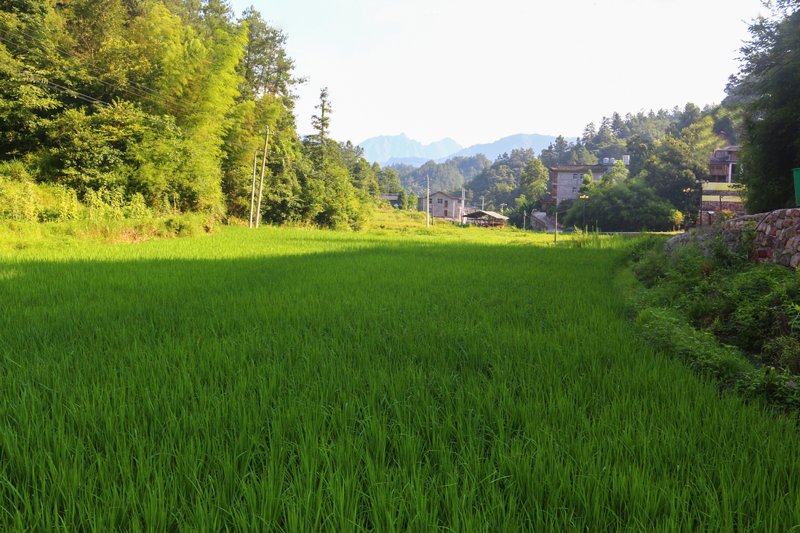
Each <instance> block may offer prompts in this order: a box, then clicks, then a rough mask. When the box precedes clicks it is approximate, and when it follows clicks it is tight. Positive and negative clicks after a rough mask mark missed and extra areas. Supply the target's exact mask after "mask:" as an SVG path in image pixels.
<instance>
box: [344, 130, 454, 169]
mask: <svg viewBox="0 0 800 533" xmlns="http://www.w3.org/2000/svg"><path fill="white" fill-rule="evenodd" d="M359 146H360V147H361V148H363V149H364V157H365V158H366V159H367V161H370V162H373V163H374V162H377V163H380V164H384V163H386V162H387V161H389V160H392V159H395V160H398V159H412V158H413V160H422V162H423V163H424V162H425V161H429V160H431V159H441V158H443V157H447V156H449V155H450V154H453V153H455V152H458V151H459V150H462V149H463V148H464V147H463V146H461V145H460V144H458V143H457V142H455V141H454V140H453V139H442V140H441V141H437V142H435V143H431V144H422V143H421V142H419V141H415V140H413V139H409V138H408V137H407V136H406V135H405V134H404V133H403V134H400V135H383V136H380V137H372V138H370V139H367V140H366V141H364V142H362V143H359Z"/></svg>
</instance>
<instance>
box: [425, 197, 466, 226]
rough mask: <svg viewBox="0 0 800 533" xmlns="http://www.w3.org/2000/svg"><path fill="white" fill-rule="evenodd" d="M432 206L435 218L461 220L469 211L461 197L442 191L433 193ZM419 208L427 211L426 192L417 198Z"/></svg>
mask: <svg viewBox="0 0 800 533" xmlns="http://www.w3.org/2000/svg"><path fill="white" fill-rule="evenodd" d="M430 207H431V216H432V217H433V218H444V219H447V220H453V221H455V222H460V221H461V217H463V216H465V215H466V214H467V213H469V211H468V209H467V207H466V206H464V205H462V203H461V198H460V197H458V196H450V195H449V194H447V193H444V192H441V191H439V192H435V193H431V198H430ZM417 210H418V211H425V195H424V194H423V195H422V196H421V197H420V198H419V199H418V200H417Z"/></svg>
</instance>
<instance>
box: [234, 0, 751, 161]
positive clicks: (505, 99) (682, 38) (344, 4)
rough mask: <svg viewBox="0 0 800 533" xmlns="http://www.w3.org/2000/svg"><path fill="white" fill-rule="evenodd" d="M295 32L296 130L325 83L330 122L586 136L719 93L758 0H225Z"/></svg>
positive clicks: (471, 140) (431, 136)
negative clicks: (616, 115) (608, 119)
mask: <svg viewBox="0 0 800 533" xmlns="http://www.w3.org/2000/svg"><path fill="white" fill-rule="evenodd" d="M230 1H231V4H232V6H233V7H234V9H235V10H236V12H237V13H241V11H242V10H243V9H244V8H245V7H247V6H248V5H251V4H253V5H254V6H255V7H256V9H258V10H259V11H260V12H261V13H262V15H263V16H264V18H266V19H267V20H268V21H269V22H271V23H272V24H273V25H274V26H277V27H279V28H280V29H282V30H283V31H284V32H285V33H286V34H287V35H288V37H289V41H288V51H289V54H290V55H291V56H292V57H293V58H294V59H295V61H296V64H297V74H299V75H301V76H306V77H308V79H309V81H308V83H307V84H305V85H304V86H302V87H301V88H300V89H299V90H298V93H299V95H300V101H299V103H298V106H297V117H298V130H299V131H300V133H307V132H308V130H309V122H310V116H311V115H312V114H313V112H314V105H315V104H316V102H317V99H318V97H319V91H320V89H321V88H322V87H325V86H327V87H328V88H329V91H330V98H331V101H332V103H333V110H334V113H333V116H332V128H331V129H332V134H333V136H334V137H335V138H336V139H338V140H351V141H353V142H356V143H358V142H361V141H363V140H365V139H367V138H369V137H372V136H376V135H393V134H398V133H406V134H408V136H409V137H411V138H414V139H417V140H420V141H423V142H426V143H427V142H432V141H436V140H439V139H441V138H444V137H452V138H453V139H455V140H456V141H458V142H459V143H461V144H462V145H465V146H466V145H471V144H475V143H481V142H491V141H494V140H496V139H499V138H501V137H504V136H506V135H511V134H515V133H541V134H549V135H557V134H564V135H568V136H577V135H579V134H580V133H581V132H582V130H583V127H584V126H585V125H586V123H588V122H590V121H594V122H599V121H600V119H601V118H602V117H603V116H607V115H611V113H613V112H614V111H618V112H620V113H621V114H623V115H624V114H625V113H628V112H632V113H635V112H637V111H640V110H649V109H651V108H654V109H658V108H662V107H664V108H671V107H673V106H675V105H681V106H682V105H683V104H685V103H686V102H694V103H696V104H698V105H699V106H701V107H702V106H704V105H706V104H712V103H719V102H720V101H721V100H722V98H724V96H725V93H724V89H725V84H726V83H727V79H728V76H729V75H730V74H732V73H734V72H735V71H736V70H737V68H738V63H737V59H736V58H737V57H738V49H739V47H740V45H741V43H742V41H743V40H744V39H746V38H747V35H748V34H747V22H748V21H750V20H751V19H752V18H753V17H755V16H756V15H757V14H759V13H760V12H761V13H763V14H766V11H765V9H764V8H763V7H762V6H761V3H760V1H759V0H560V1H548V2H542V1H538V0H527V1H523V0H489V1H477V0H460V1H455V0H230Z"/></svg>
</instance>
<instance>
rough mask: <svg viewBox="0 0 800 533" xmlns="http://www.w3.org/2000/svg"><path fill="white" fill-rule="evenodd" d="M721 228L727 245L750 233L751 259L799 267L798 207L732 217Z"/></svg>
mask: <svg viewBox="0 0 800 533" xmlns="http://www.w3.org/2000/svg"><path fill="white" fill-rule="evenodd" d="M722 231H723V237H724V239H725V241H726V242H727V243H731V244H733V243H741V242H742V240H743V239H745V240H746V237H747V236H748V235H750V237H751V238H752V240H753V244H752V246H753V247H752V258H753V260H754V261H757V262H760V263H776V264H779V265H783V266H788V267H792V268H794V269H797V268H799V267H800V209H781V210H778V211H771V212H769V213H761V214H758V215H747V216H743V217H738V218H734V219H732V220H728V221H726V222H724V223H723V225H722Z"/></svg>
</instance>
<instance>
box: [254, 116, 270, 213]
mask: <svg viewBox="0 0 800 533" xmlns="http://www.w3.org/2000/svg"><path fill="white" fill-rule="evenodd" d="M268 148H269V126H267V137H266V140H265V141H264V157H263V159H262V160H261V183H260V184H259V185H258V211H257V216H256V228H258V226H259V225H260V224H261V196H262V194H263V192H264V172H266V170H267V149H268Z"/></svg>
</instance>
